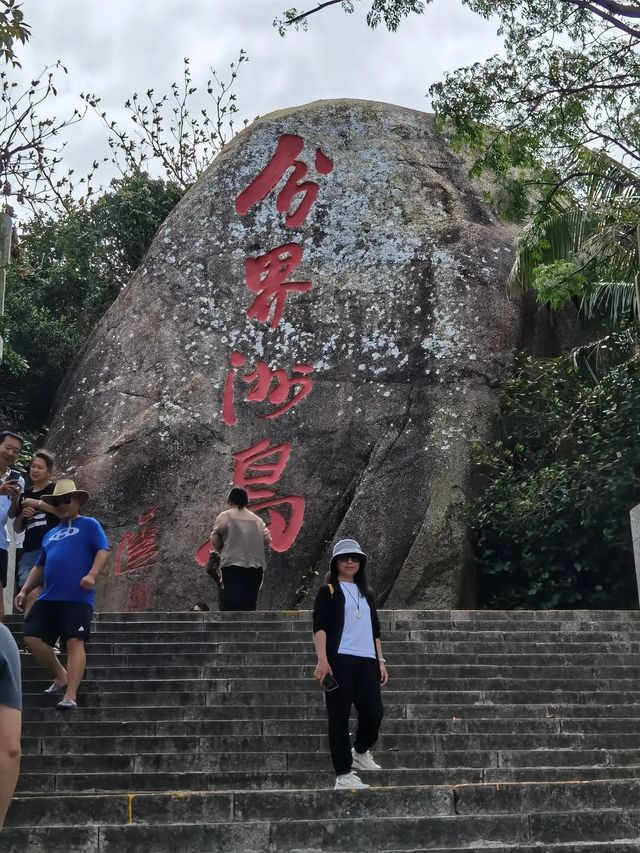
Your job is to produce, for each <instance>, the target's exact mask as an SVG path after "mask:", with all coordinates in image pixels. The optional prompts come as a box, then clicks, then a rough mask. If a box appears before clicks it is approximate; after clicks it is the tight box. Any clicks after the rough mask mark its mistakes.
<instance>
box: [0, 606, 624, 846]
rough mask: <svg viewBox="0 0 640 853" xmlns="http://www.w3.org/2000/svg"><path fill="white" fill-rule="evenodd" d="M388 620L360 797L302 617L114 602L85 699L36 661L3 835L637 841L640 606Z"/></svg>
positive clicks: (208, 842)
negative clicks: (343, 766) (344, 786)
mask: <svg viewBox="0 0 640 853" xmlns="http://www.w3.org/2000/svg"><path fill="white" fill-rule="evenodd" d="M8 623H9V625H10V627H11V628H12V630H13V631H14V632H15V635H16V638H17V639H18V641H19V642H21V635H20V630H21V620H20V618H19V617H8ZM381 623H382V632H383V648H384V651H385V657H386V658H387V662H388V667H389V672H390V677H391V680H390V683H389V686H388V687H387V688H386V689H385V692H384V698H385V711H386V714H385V720H384V722H383V727H382V731H383V734H382V737H381V739H380V742H379V744H378V747H377V749H376V750H375V751H374V755H375V756H376V758H377V759H378V760H379V762H380V763H381V764H382V766H383V768H384V769H383V770H381V771H378V772H375V773H366V774H365V773H363V774H362V775H363V778H365V780H366V781H367V782H369V783H370V784H371V785H372V786H374V787H372V788H371V789H369V790H366V791H358V792H348V791H333V790H332V787H333V782H334V776H333V772H332V769H331V764H330V760H329V753H328V749H327V745H326V736H325V730H326V721H325V711H324V698H323V695H322V692H321V691H320V690H319V689H318V688H317V687H316V686H315V684H314V683H313V681H312V679H311V673H312V671H313V665H314V658H313V646H312V643H311V631H310V615H309V614H308V613H304V612H261V613H257V614H247V613H236V614H220V613H207V614H199V613H136V614H115V613H102V614H100V615H99V616H98V617H97V622H96V625H95V633H94V636H93V640H92V643H91V645H90V656H89V668H88V678H87V681H86V682H85V684H84V687H83V689H82V693H81V697H80V706H81V707H80V708H79V709H78V711H77V712H75V713H73V714H66V715H65V714H63V713H61V712H59V711H56V710H55V708H54V707H53V706H54V705H55V701H56V700H55V698H52V697H49V696H44V695H43V694H42V691H43V689H44V688H45V687H46V686H48V684H49V680H48V679H47V678H46V677H45V675H44V673H43V672H42V670H40V669H39V668H36V667H35V666H34V664H33V661H32V660H31V658H30V657H29V656H28V655H25V656H23V667H24V671H23V678H24V692H25V709H24V739H23V749H24V757H23V763H22V775H21V779H20V783H19V789H18V791H17V793H16V798H15V801H14V803H13V804H12V807H11V809H10V812H9V816H8V820H7V827H6V829H5V830H4V832H3V833H2V834H1V835H0V850H1V851H2V853H18V851H19V853H58V851H60V853H63V851H64V853H96V851H99V853H114V852H115V851H118V853H129V851H132V852H133V853H138V851H140V853H165V851H171V853H176V851H184V853H213V851H225V853H229V851H231V853H234V851H238V853H240V851H263V852H264V851H298V853H302V851H305V853H311V851H342V853H345V851H351V853H355V851H414V853H415V851H427V850H428V851H431V853H453V851H480V850H482V851H486V850H492V851H497V852H498V853H507V851H519V853H526V851H534V850H535V851H538V853H540V851H544V853H560V851H564V853H586V851H602V852H603V853H604V851H606V853H628V851H640V612H635V611H634V612H589V611H577V612H560V611H555V612H532V613H527V612H505V613H495V612H492V613H489V612H473V611H460V612H446V611H433V612H421V611H394V612H389V611H388V612H384V611H383V612H382V613H381Z"/></svg>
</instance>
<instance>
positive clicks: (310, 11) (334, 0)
mask: <svg viewBox="0 0 640 853" xmlns="http://www.w3.org/2000/svg"><path fill="white" fill-rule="evenodd" d="M337 3H342V0H326V2H325V3H318V5H317V6H316V8H315V9H308V10H307V11H306V12H301V13H300V14H299V15H296V16H295V18H289V19H288V20H286V21H283V23H284V24H285V25H286V26H287V27H289V26H291V24H299V23H300V21H304V19H305V18H308V17H309V15H315V13H316V12H320V11H322V9H325V8H326V7H327V6H335V5H336V4H337Z"/></svg>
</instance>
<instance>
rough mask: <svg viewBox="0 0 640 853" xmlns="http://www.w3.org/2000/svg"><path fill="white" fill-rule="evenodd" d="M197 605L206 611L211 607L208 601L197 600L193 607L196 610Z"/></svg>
mask: <svg viewBox="0 0 640 853" xmlns="http://www.w3.org/2000/svg"><path fill="white" fill-rule="evenodd" d="M196 607H199V608H200V610H202V611H204V612H206V611H207V610H208V609H209V605H208V604H207V602H206V601H196V603H195V604H194V605H193V609H194V610H195V609H196Z"/></svg>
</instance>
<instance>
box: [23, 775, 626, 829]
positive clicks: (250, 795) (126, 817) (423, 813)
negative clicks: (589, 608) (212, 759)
mask: <svg viewBox="0 0 640 853" xmlns="http://www.w3.org/2000/svg"><path fill="white" fill-rule="evenodd" d="M639 795H640V781H638V780H632V779H626V780H601V781H588V782H581V783H579V784H576V783H574V782H571V783H567V782H559V783H553V782H542V783H535V782H532V783H529V784H526V785H523V784H520V783H506V784H499V785H473V784H463V785H458V786H456V787H453V786H451V785H435V786H421V787H417V786H397V787H396V786H391V787H372V788H370V789H368V790H362V791H359V792H358V795H357V796H352V797H351V798H350V799H349V807H348V810H349V816H350V817H351V818H365V817H370V818H381V817H395V816H399V817H404V816H405V815H407V814H411V815H413V816H416V817H418V818H419V817H433V816H446V815H459V816H466V815H515V814H524V815H529V814H536V815H537V816H539V815H541V814H545V813H557V812H566V813H571V812H574V811H576V812H579V811H586V810H593V811H600V812H601V811H608V810H612V809H617V810H620V811H625V812H628V811H632V810H633V808H634V806H635V805H636V804H637V802H638V797H639ZM344 796H345V795H344V792H342V791H333V790H319V789H317V788H315V789H308V790H304V789H297V790H296V789H290V790H285V791H264V790H256V791H246V790H235V791H234V790H226V791H190V792H185V791H180V792H179V793H158V792H154V793H136V794H131V793H123V794H111V795H109V794H95V795H92V794H85V795H83V796H81V797H77V796H64V795H62V794H59V795H57V796H46V795H42V796H41V795H33V796H31V797H16V798H15V799H14V801H13V803H12V805H11V808H10V811H9V814H8V818H7V825H8V826H26V827H33V826H43V825H51V824H55V823H56V822H57V819H58V817H59V815H60V813H61V811H62V812H63V813H64V814H65V816H66V818H67V819H68V820H69V821H71V822H74V823H75V822H77V820H78V819H79V818H80V817H81V816H82V815H83V814H89V815H91V822H92V823H94V824H99V825H101V826H104V825H123V824H132V823H133V824H151V825H158V824H165V823H168V824H174V823H187V822H188V823H209V822H211V821H212V820H220V821H227V820H236V821H250V820H258V819H260V820H282V819H286V818H288V817H289V816H291V815H296V814H309V815H313V817H314V821H322V820H330V819H331V818H333V817H334V816H335V815H337V814H340V812H341V810H342V808H343V806H344Z"/></svg>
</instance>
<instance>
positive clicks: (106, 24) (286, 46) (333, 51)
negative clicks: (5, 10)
mask: <svg viewBox="0 0 640 853" xmlns="http://www.w3.org/2000/svg"><path fill="white" fill-rule="evenodd" d="M288 5H290V3H289V0H233V2H232V0H208V2H203V0H180V3H176V2H175V0H172V2H169V0H135V2H131V0H55V2H52V0H30V2H29V3H25V14H26V18H27V20H28V22H29V23H30V24H31V26H32V29H33V37H32V39H31V40H30V42H29V43H28V44H27V46H26V47H20V51H19V52H20V58H21V61H22V64H23V68H24V75H25V78H28V77H30V76H32V75H34V74H36V73H38V72H39V70H40V69H41V68H42V66H43V65H44V64H50V63H53V62H55V61H56V60H57V59H61V60H62V61H63V62H64V64H65V65H66V66H67V67H68V69H69V75H68V77H67V78H66V79H65V80H64V81H60V82H61V86H60V94H59V97H58V100H57V102H56V104H55V110H56V113H57V115H59V116H60V115H64V114H68V113H70V112H72V110H73V108H74V107H75V106H77V105H78V95H79V93H80V92H82V91H84V92H87V91H91V92H95V93H96V94H98V95H100V96H101V97H102V101H103V104H104V106H105V108H106V109H107V111H108V112H109V114H110V115H112V117H115V118H117V117H118V116H122V115H124V112H123V110H122V105H123V102H124V101H125V99H126V98H127V97H129V96H130V95H131V94H132V93H133V92H134V91H138V92H144V91H146V89H148V88H154V89H155V90H156V92H158V93H160V92H165V91H168V88H169V85H170V83H171V82H172V81H173V80H179V79H180V77H181V73H182V61H183V58H184V57H189V58H190V60H191V70H192V73H193V78H194V82H195V83H196V84H199V85H202V84H203V83H204V82H205V81H206V79H207V78H208V76H209V69H210V68H211V67H213V68H215V69H216V70H217V71H218V72H219V73H220V74H221V75H222V76H223V77H224V76H225V73H226V72H227V70H228V66H229V63H231V62H232V61H233V60H234V59H236V57H237V55H238V53H239V51H240V48H244V49H245V50H246V51H247V53H248V54H249V57H250V62H249V63H248V64H247V65H246V66H243V68H242V70H241V74H240V77H239V80H238V84H237V87H236V90H235V91H236V92H237V97H238V105H239V107H240V113H241V115H242V116H243V117H246V118H249V119H252V118H254V117H255V116H256V115H264V114H266V113H268V112H271V111H273V110H277V109H283V108H286V107H290V106H295V105H298V104H303V103H306V102H308V101H313V100H317V99H327V98H364V99H368V100H373V101H387V102H390V103H396V104H400V105H402V106H407V107H412V108H414V109H422V110H424V109H428V108H429V102H428V99H427V90H428V87H429V85H430V84H431V83H433V82H435V81H436V80H438V79H440V78H441V77H442V75H443V74H444V72H446V71H447V70H453V69H454V68H456V67H458V66H460V65H470V64H472V63H473V62H476V61H480V60H482V59H483V58H485V57H487V56H488V55H490V54H491V53H494V52H496V51H497V50H499V48H500V40H499V39H498V37H497V36H496V35H495V30H496V26H495V24H493V23H490V22H487V21H484V20H483V19H481V18H480V17H478V16H477V15H472V14H471V13H470V12H469V10H468V9H466V8H465V7H463V6H462V5H461V4H460V3H459V2H458V0H435V2H434V4H433V5H430V6H428V7H427V11H426V13H425V14H424V15H422V16H414V17H413V18H410V19H408V20H407V21H405V22H404V24H403V25H401V27H400V30H399V31H398V33H396V34H393V33H388V32H387V31H386V30H385V29H384V28H380V29H378V30H376V31H374V32H372V31H371V30H369V29H368V28H367V26H366V23H365V21H364V17H365V13H366V9H367V8H368V6H369V5H370V3H369V2H368V0H363V2H362V3H361V4H360V5H361V8H359V10H358V12H357V13H355V14H353V15H345V14H344V13H343V12H342V11H341V10H340V8H339V7H336V8H334V9H328V10H327V11H326V12H324V13H320V14H318V15H316V16H313V17H312V18H311V19H310V29H309V31H308V32H307V33H302V32H301V33H296V32H293V31H292V32H290V33H289V34H288V35H287V36H286V37H285V38H281V37H280V36H279V35H278V33H277V31H276V30H275V29H274V28H273V27H272V26H271V23H272V21H273V19H274V17H276V16H277V15H278V14H279V13H280V12H281V11H282V10H283V9H284V8H286V7H287V6H288ZM297 5H298V6H300V7H301V8H306V7H307V6H311V5H313V0H308V3H303V0H300V2H299V3H298V4H297ZM238 126H239V125H238ZM106 153H107V151H106V131H104V130H103V129H102V128H101V127H100V125H99V123H98V122H97V120H95V119H92V120H90V121H88V122H86V123H83V124H82V125H80V129H76V130H75V131H73V132H72V133H71V134H70V142H69V146H68V149H67V154H66V158H67V161H68V162H70V163H72V165H73V166H74V167H76V168H77V169H78V170H82V169H83V166H86V165H88V164H89V163H90V162H91V160H92V159H94V158H96V157H97V158H99V157H100V156H102V155H104V154H106Z"/></svg>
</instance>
